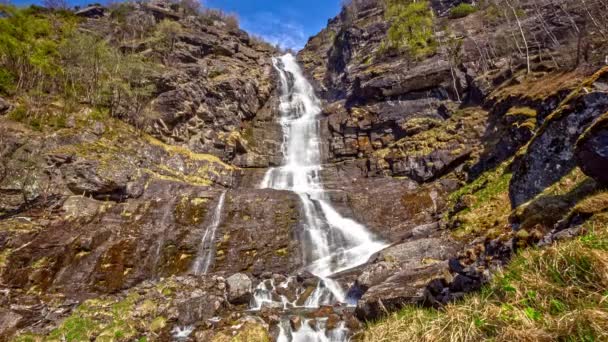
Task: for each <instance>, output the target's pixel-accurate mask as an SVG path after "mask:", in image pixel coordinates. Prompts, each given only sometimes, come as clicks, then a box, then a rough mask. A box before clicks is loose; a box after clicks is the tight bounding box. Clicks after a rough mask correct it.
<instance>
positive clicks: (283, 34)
mask: <svg viewBox="0 0 608 342" xmlns="http://www.w3.org/2000/svg"><path fill="white" fill-rule="evenodd" d="M240 22H241V28H243V29H244V30H245V31H247V32H249V33H251V34H254V35H257V36H260V37H262V38H263V39H264V40H266V41H267V42H269V43H271V44H273V45H279V46H280V47H282V48H289V49H294V50H296V51H297V50H300V49H302V48H303V47H304V45H305V44H306V41H307V40H308V37H307V35H306V33H305V32H304V27H303V26H302V25H300V24H299V23H297V22H295V21H293V20H290V19H286V18H279V17H277V16H276V15H274V14H272V13H269V12H258V13H255V14H253V15H251V16H247V17H241V18H240Z"/></svg>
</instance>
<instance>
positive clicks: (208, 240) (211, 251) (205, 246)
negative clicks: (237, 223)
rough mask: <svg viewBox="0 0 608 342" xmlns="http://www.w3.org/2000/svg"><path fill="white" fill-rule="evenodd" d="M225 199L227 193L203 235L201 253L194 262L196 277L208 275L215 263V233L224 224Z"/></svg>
mask: <svg viewBox="0 0 608 342" xmlns="http://www.w3.org/2000/svg"><path fill="white" fill-rule="evenodd" d="M225 199H226V191H224V192H222V194H221V195H220V198H219V199H218V201H217V205H216V206H215V210H214V211H213V216H212V217H211V224H210V225H209V226H207V229H205V234H203V238H202V240H201V244H200V247H199V253H198V255H197V257H196V260H195V261H194V265H192V272H193V273H194V274H195V275H201V274H205V273H207V272H208V271H209V267H210V266H211V263H212V262H213V257H214V256H215V247H214V246H213V244H214V242H215V233H216V231H217V228H218V227H219V226H220V223H221V222H222V210H223V209H224V201H225Z"/></svg>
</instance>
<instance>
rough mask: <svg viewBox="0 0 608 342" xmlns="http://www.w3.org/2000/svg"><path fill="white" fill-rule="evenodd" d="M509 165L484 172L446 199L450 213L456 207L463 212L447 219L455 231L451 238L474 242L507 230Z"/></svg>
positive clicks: (509, 205) (509, 210)
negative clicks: (460, 204) (477, 238)
mask: <svg viewBox="0 0 608 342" xmlns="http://www.w3.org/2000/svg"><path fill="white" fill-rule="evenodd" d="M509 164H510V161H507V162H504V163H503V164H501V165H500V166H498V167H497V168H496V169H494V170H490V171H487V172H485V173H483V174H482V175H481V176H479V177H478V178H477V179H476V180H475V181H473V182H472V183H470V184H467V185H465V186H463V187H462V188H460V189H458V190H457V191H455V192H453V193H451V194H450V195H449V196H448V205H449V207H450V211H451V212H453V210H454V207H455V206H456V204H457V203H464V204H465V205H466V208H465V209H464V210H462V211H460V212H458V213H454V214H453V215H452V216H449V217H446V219H447V220H448V221H450V222H451V223H452V225H453V226H457V228H456V229H455V230H454V231H453V235H454V236H455V237H457V238H460V239H469V238H474V237H476V236H478V235H486V234H488V233H491V234H490V235H496V234H495V233H493V232H494V231H496V232H499V231H503V230H509V229H508V218H509V214H510V213H511V204H510V202H509V182H510V181H511V177H512V174H511V173H509V172H508V171H507V168H508V165H509Z"/></svg>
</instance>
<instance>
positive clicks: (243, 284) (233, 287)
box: [226, 273, 253, 305]
mask: <svg viewBox="0 0 608 342" xmlns="http://www.w3.org/2000/svg"><path fill="white" fill-rule="evenodd" d="M226 284H227V285H228V293H227V295H228V301H229V302H230V303H232V304H235V305H240V304H247V303H249V301H250V300H251V296H252V294H253V291H252V285H253V284H252V282H251V279H250V278H249V277H248V276H247V275H246V274H243V273H236V274H233V275H231V276H230V277H228V278H226Z"/></svg>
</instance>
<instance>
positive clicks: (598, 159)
mask: <svg viewBox="0 0 608 342" xmlns="http://www.w3.org/2000/svg"><path fill="white" fill-rule="evenodd" d="M575 153H576V161H577V163H578V165H579V166H580V167H581V169H582V170H583V172H584V173H585V174H586V175H588V176H589V177H591V178H593V179H595V180H596V181H598V182H600V183H602V184H608V115H604V116H602V118H601V119H600V120H598V121H597V122H596V123H595V124H594V125H593V126H592V127H590V128H589V129H588V130H587V132H585V134H584V135H583V137H581V138H580V139H579V141H578V142H577V144H576V152H575Z"/></svg>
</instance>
